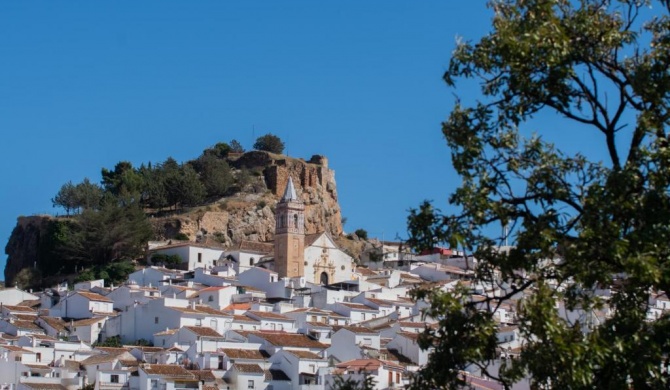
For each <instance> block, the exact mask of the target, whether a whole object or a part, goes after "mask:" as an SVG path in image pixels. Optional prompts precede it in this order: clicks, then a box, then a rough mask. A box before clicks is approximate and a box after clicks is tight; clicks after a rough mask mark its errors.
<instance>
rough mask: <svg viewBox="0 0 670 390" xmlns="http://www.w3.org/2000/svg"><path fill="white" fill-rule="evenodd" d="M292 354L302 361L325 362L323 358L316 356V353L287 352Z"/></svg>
mask: <svg viewBox="0 0 670 390" xmlns="http://www.w3.org/2000/svg"><path fill="white" fill-rule="evenodd" d="M286 352H288V353H290V354H293V355H295V356H297V357H299V358H300V359H308V360H324V359H323V358H322V357H321V356H319V355H317V354H315V353H314V352H308V351H286Z"/></svg>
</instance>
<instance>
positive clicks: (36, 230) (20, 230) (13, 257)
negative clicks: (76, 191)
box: [5, 216, 53, 286]
mask: <svg viewBox="0 0 670 390" xmlns="http://www.w3.org/2000/svg"><path fill="white" fill-rule="evenodd" d="M52 219H53V218H52V217H49V216H32V217H19V218H18V220H17V222H16V226H15V227H14V230H13V231H12V235H11V236H10V237H9V241H8V242H7V245H6V246H5V253H6V254H7V255H8V257H7V265H6V266H5V282H6V283H7V285H8V286H10V285H13V284H12V282H13V281H14V278H15V277H16V275H17V274H18V273H19V272H20V271H21V270H22V269H24V268H33V267H39V264H40V263H42V259H41V256H40V252H41V248H42V241H43V240H44V236H45V234H47V231H48V230H49V223H50V222H51V221H52Z"/></svg>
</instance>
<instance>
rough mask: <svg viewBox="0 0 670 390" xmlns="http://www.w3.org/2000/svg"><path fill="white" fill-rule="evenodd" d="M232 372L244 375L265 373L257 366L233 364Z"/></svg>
mask: <svg viewBox="0 0 670 390" xmlns="http://www.w3.org/2000/svg"><path fill="white" fill-rule="evenodd" d="M233 370H236V371H239V372H244V373H246V374H265V371H264V370H263V369H262V368H261V366H259V365H258V364H240V363H235V364H233Z"/></svg>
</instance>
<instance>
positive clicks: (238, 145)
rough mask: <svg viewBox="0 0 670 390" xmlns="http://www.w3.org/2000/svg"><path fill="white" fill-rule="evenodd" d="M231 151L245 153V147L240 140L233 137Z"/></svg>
mask: <svg viewBox="0 0 670 390" xmlns="http://www.w3.org/2000/svg"><path fill="white" fill-rule="evenodd" d="M230 151H231V152H233V153H244V147H243V146H242V144H241V143H240V141H238V140H236V139H233V140H231V141H230Z"/></svg>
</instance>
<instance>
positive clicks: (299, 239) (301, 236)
mask: <svg viewBox="0 0 670 390" xmlns="http://www.w3.org/2000/svg"><path fill="white" fill-rule="evenodd" d="M275 219H276V225H275V271H277V273H278V274H279V277H280V278H284V277H289V278H296V277H301V276H304V275H305V265H304V262H305V205H304V204H303V203H302V201H301V200H300V198H298V196H297V194H296V191H295V187H294V186H293V179H291V177H289V179H288V183H287V184H286V189H285V190H284V196H283V197H282V199H281V200H280V201H279V203H277V207H276V209H275Z"/></svg>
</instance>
